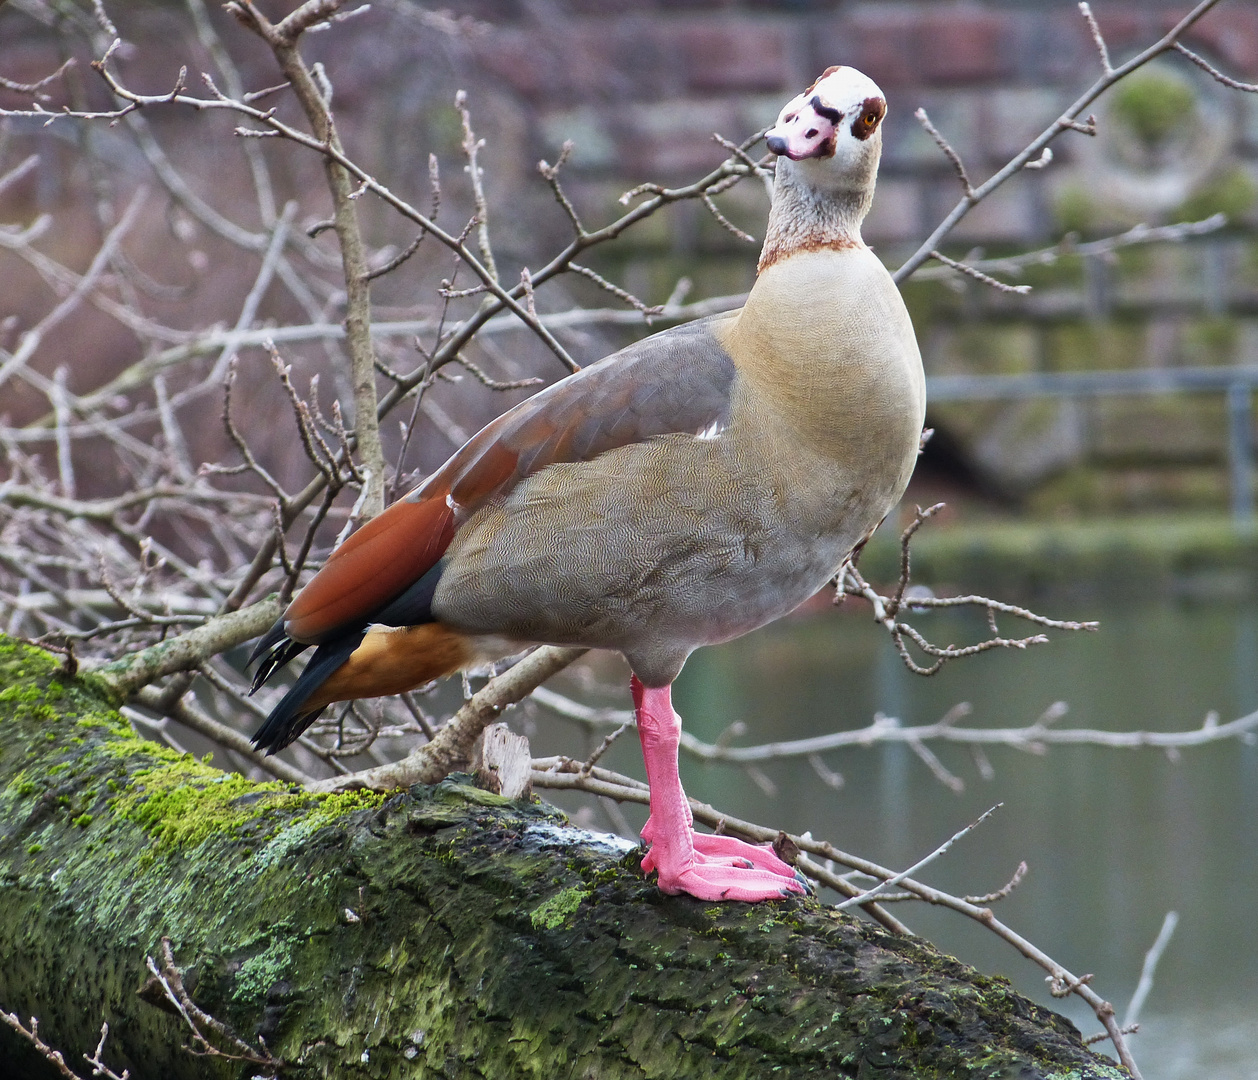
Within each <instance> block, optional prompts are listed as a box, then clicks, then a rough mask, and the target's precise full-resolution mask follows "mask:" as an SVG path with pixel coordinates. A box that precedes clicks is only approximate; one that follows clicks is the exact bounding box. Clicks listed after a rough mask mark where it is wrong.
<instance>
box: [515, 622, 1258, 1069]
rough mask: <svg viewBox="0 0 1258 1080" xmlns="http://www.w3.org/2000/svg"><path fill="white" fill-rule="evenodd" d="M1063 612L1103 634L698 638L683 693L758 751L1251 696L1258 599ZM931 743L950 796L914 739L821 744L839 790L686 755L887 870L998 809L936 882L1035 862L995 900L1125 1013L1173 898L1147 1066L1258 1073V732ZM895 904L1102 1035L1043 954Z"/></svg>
mask: <svg viewBox="0 0 1258 1080" xmlns="http://www.w3.org/2000/svg"><path fill="white" fill-rule="evenodd" d="M1048 614H1053V615H1057V616H1060V617H1069V618H1099V619H1100V620H1101V621H1102V630H1101V632H1100V633H1098V634H1091V635H1083V634H1077V635H1063V634H1057V635H1054V638H1055V639H1054V641H1053V643H1052V644H1050V645H1047V646H1041V647H1039V648H1036V649H1031V650H1028V651H1026V652H1021V653H1013V652H1010V653H1002V654H999V655H994V654H988V655H985V656H979V657H975V658H971V659H967V660H962V661H958V662H956V663H954V664H952V665H950V666H949V667H947V668H945V669H944V671H943V672H941V673H940V674H939V675H938V676H935V677H934V678H930V679H924V678H921V677H919V676H915V675H912V674H910V673H909V672H908V671H906V670H905V669H904V668H903V666H902V665H901V664H900V662H899V660H898V658H897V657H896V656H895V654H894V652H893V651H892V648H891V646H890V644H889V642H888V641H887V640H886V638H885V635H882V634H881V633H880V632H879V631H878V630H877V628H876V627H875V626H874V625H873V624H872V623H871V622H869V621H868V620H867V619H866V618H864V617H863V616H862V615H861V613H859V612H841V613H838V614H835V615H831V616H820V617H808V618H800V619H797V620H792V621H787V622H783V623H779V624H777V625H776V626H773V627H770V628H767V629H766V630H764V631H761V632H759V633H757V634H755V635H752V636H750V637H748V638H744V639H743V640H742V641H739V642H735V643H733V644H731V645H727V646H723V647H721V648H713V649H707V650H704V651H702V652H700V653H697V654H695V656H693V657H692V658H691V661H690V663H689V665H688V666H687V668H686V670H685V672H684V673H683V676H682V678H681V680H680V681H679V683H678V686H677V692H676V695H675V699H676V703H677V707H678V711H679V712H680V713H681V714H682V716H683V717H684V719H685V724H686V727H687V729H688V730H690V731H692V732H693V733H694V734H696V735H698V736H699V737H700V738H703V739H706V740H709V741H711V740H714V739H716V738H717V737H718V736H719V735H720V734H721V732H722V731H723V730H724V729H725V728H726V727H728V725H730V724H731V723H734V722H736V721H743V722H744V723H746V724H747V732H746V733H745V734H744V735H742V736H741V737H740V738H739V742H740V743H745V744H749V743H757V742H765V741H769V740H777V739H792V738H801V737H804V736H807V735H815V734H819V733H821V732H824V731H828V730H835V729H838V728H842V727H859V726H864V725H865V724H867V723H869V721H870V718H871V717H872V716H873V715H874V713H875V712H878V711H881V712H883V713H885V714H887V715H891V716H896V717H898V718H899V719H900V720H902V721H903V722H904V723H907V724H922V723H929V722H932V721H934V720H937V719H938V718H939V717H940V716H942V715H943V713H944V712H945V711H947V709H948V708H949V707H951V706H952V705H954V704H956V703H957V702H958V701H969V702H971V703H973V705H974V712H973V715H972V716H971V718H970V719H969V720H967V721H965V722H966V723H973V724H981V725H989V726H999V727H1004V726H1015V725H1024V724H1027V723H1030V722H1032V721H1034V720H1035V719H1036V718H1037V717H1038V716H1039V715H1040V714H1041V713H1042V712H1043V711H1044V710H1045V709H1046V708H1047V707H1048V706H1050V705H1052V704H1053V703H1054V702H1056V701H1059V700H1064V701H1066V702H1067V703H1068V704H1069V706H1070V711H1069V713H1068V714H1067V715H1066V717H1065V718H1064V719H1062V720H1059V721H1058V725H1059V726H1071V727H1098V728H1112V729H1135V728H1149V729H1158V730H1173V729H1187V728H1192V727H1197V726H1199V725H1200V724H1201V722H1202V719H1203V717H1204V716H1205V714H1206V713H1207V711H1209V710H1212V709H1213V710H1217V711H1218V712H1219V714H1220V716H1221V718H1222V719H1223V720H1229V719H1233V718H1235V717H1237V716H1240V715H1242V714H1243V713H1245V712H1248V711H1252V710H1253V709H1255V708H1258V663H1255V661H1256V659H1258V612H1255V611H1254V610H1251V609H1248V608H1246V609H1241V608H1237V607H1226V606H1185V605H1176V604H1174V603H1171V602H1166V603H1163V604H1158V605H1149V606H1141V607H1134V608H1133V607H1128V608H1125V609H1121V610H1120V609H1115V610H1099V611H1080V610H1077V609H1076V610H1073V611H1061V612H1057V611H1052V612H1048ZM919 625H921V627H922V629H923V630H925V631H927V632H928V636H930V637H932V638H933V639H935V640H940V641H955V642H961V641H963V640H976V639H977V638H978V637H979V636H982V629H981V627H980V625H978V624H977V623H970V622H967V621H966V620H965V619H964V618H962V617H954V616H952V615H947V616H945V615H942V614H936V615H930V616H926V617H924V618H922V619H921V620H920V623H919ZM1003 629H1006V630H1009V629H1012V626H1010V627H1004V628H1003ZM568 749H569V750H571V749H572V746H571V745H569V747H568ZM934 749H935V751H936V753H937V754H938V756H939V758H940V759H941V760H942V762H943V764H944V765H945V767H946V768H947V769H949V770H950V771H951V772H952V773H954V774H955V775H957V776H959V777H961V778H962V779H963V780H964V781H965V789H964V791H963V792H962V793H960V794H959V795H958V794H954V793H953V792H952V791H950V790H949V789H948V788H946V787H945V786H944V785H943V784H941V783H940V782H939V781H938V780H936V779H935V778H934V777H933V776H932V775H931V773H930V772H929V770H928V769H927V768H926V766H925V765H924V764H923V763H922V762H921V761H920V760H918V758H917V757H916V756H915V755H914V754H913V753H912V751H911V750H909V749H908V748H906V747H904V746H903V745H891V746H880V747H875V748H871V749H867V750H859V749H857V750H849V751H840V752H834V753H830V754H827V755H825V761H826V764H827V765H828V767H829V768H830V769H831V770H834V771H836V772H839V773H841V774H842V776H843V778H844V784H843V786H842V787H841V788H840V789H839V790H837V791H836V790H834V789H832V788H831V787H829V786H827V785H826V784H825V783H823V781H822V779H821V778H820V777H819V775H818V774H817V772H816V771H814V769H813V768H812V767H811V766H810V765H809V764H808V763H807V762H806V761H804V760H796V761H792V762H773V763H768V764H766V765H765V766H764V773H765V774H766V775H767V777H768V778H769V780H770V781H771V782H772V784H773V785H774V786H775V787H776V789H777V794H776V795H774V796H772V797H770V796H768V795H766V794H765V793H764V791H762V790H761V787H760V786H758V785H757V784H756V783H753V782H752V780H750V779H749V778H748V777H747V775H746V774H745V773H743V772H742V771H741V770H739V769H737V768H733V767H729V766H724V765H703V764H698V763H695V762H693V761H683V764H682V776H683V779H684V781H685V783H686V787H687V789H688V790H689V791H690V793H691V794H692V795H694V796H696V797H697V798H700V799H703V800H705V801H709V802H712V803H715V804H716V805H717V806H719V807H721V808H722V809H726V810H729V811H730V812H732V813H734V814H738V815H740V816H743V817H748V818H751V819H752V820H756V821H760V822H762V823H764V824H769V825H774V826H780V827H783V828H787V829H790V830H804V829H811V830H812V832H813V834H814V835H816V836H819V837H825V838H827V839H829V840H831V841H832V842H834V843H835V844H837V845H838V846H840V847H843V848H846V849H847V850H849V851H853V852H857V853H860V854H862V855H865V856H868V857H870V858H872V859H874V860H876V861H878V862H880V863H882V864H884V865H890V866H907V865H909V864H910V863H912V862H914V861H915V860H916V859H918V858H920V857H921V856H922V855H924V854H926V853H927V852H929V851H930V850H932V849H933V848H934V847H935V846H936V845H938V844H939V843H940V842H942V841H943V840H945V839H947V837H949V836H950V835H952V833H953V832H955V831H956V830H957V829H958V828H960V827H961V826H963V825H965V824H967V823H968V822H970V821H972V820H973V819H974V818H975V817H977V816H978V815H979V814H980V813H981V812H982V811H983V810H985V809H987V808H988V807H989V806H991V805H993V804H994V803H997V802H1003V803H1004V807H1003V808H1002V809H1001V810H1000V811H999V813H998V814H997V815H996V816H995V817H994V818H993V819H991V820H989V821H988V822H987V823H985V824H984V825H983V826H982V827H981V828H980V829H979V830H978V831H976V832H975V833H973V834H971V835H970V836H969V837H967V838H966V839H965V840H963V841H962V842H961V843H960V844H958V845H957V846H956V847H954V848H953V849H952V851H951V852H949V853H948V855H947V856H945V857H944V858H943V859H942V860H940V861H938V862H936V863H935V864H933V865H932V866H931V867H929V868H928V869H927V870H926V871H925V872H924V874H923V876H924V878H925V879H926V880H927V881H929V882H931V883H933V884H936V885H939V886H940V887H942V888H945V889H948V890H950V891H952V892H956V893H962V894H964V893H983V892H987V891H990V890H992V889H996V888H998V887H999V886H1001V885H1003V884H1004V883H1005V882H1006V881H1007V880H1008V879H1009V877H1010V876H1011V874H1012V873H1013V870H1014V868H1015V867H1016V866H1017V864H1018V862H1019V861H1020V860H1023V859H1025V860H1026V861H1027V863H1028V864H1029V866H1030V872H1029V874H1028V876H1027V878H1026V880H1025V881H1024V882H1023V884H1022V885H1021V887H1020V888H1019V889H1018V890H1017V891H1016V892H1015V893H1014V894H1013V895H1012V896H1011V897H1009V898H1008V899H1006V900H1004V901H1002V902H1001V904H1000V908H999V914H1000V915H1001V917H1002V918H1003V919H1004V920H1005V921H1006V922H1008V923H1009V924H1010V925H1012V926H1013V927H1014V928H1015V929H1017V930H1019V931H1020V932H1022V933H1023V934H1024V935H1026V936H1027V937H1029V938H1030V939H1031V940H1033V941H1034V942H1036V943H1037V944H1038V945H1040V946H1041V947H1042V948H1044V949H1045V950H1046V951H1047V952H1049V953H1050V955H1053V956H1055V957H1056V958H1057V959H1058V960H1059V961H1060V962H1061V963H1063V964H1065V965H1066V966H1067V967H1068V968H1070V969H1071V970H1072V971H1074V972H1076V973H1082V972H1095V973H1096V980H1095V983H1094V986H1095V987H1096V989H1097V990H1098V992H1100V993H1101V994H1102V995H1104V996H1106V997H1108V998H1110V999H1111V1000H1113V1001H1114V1002H1115V1005H1116V1006H1117V1008H1118V1011H1119V1013H1120V1015H1121V1013H1122V1011H1123V1009H1124V1007H1125V1005H1126V1002H1127V1000H1128V998H1129V997H1130V994H1131V992H1132V990H1133V989H1134V987H1135V984H1136V980H1137V978H1138V976H1139V971H1140V965H1141V962H1142V959H1143V955H1144V952H1145V950H1146V949H1147V948H1148V946H1149V945H1150V943H1151V942H1152V941H1153V939H1154V937H1155V936H1156V934H1157V931H1158V928H1159V927H1160V925H1161V922H1162V918H1163V916H1164V915H1165V913H1166V912H1167V911H1168V910H1171V909H1174V910H1177V911H1178V912H1179V913H1180V916H1181V918H1180V923H1179V927H1178V930H1177V932H1176V935H1175V938H1174V939H1173V940H1172V942H1171V944H1170V947H1169V949H1168V950H1167V952H1166V954H1165V956H1164V957H1163V960H1162V965H1161V967H1160V968H1159V971H1158V975H1157V982H1156V985H1155V986H1154V989H1153V992H1152V994H1151V995H1150V997H1149V999H1148V1001H1147V1002H1146V1005H1145V1010H1144V1018H1143V1025H1144V1027H1145V1032H1144V1034H1143V1035H1141V1036H1138V1037H1137V1039H1136V1041H1135V1042H1134V1043H1133V1050H1134V1051H1135V1052H1136V1053H1137V1060H1139V1061H1141V1067H1142V1069H1143V1070H1144V1072H1145V1075H1146V1077H1148V1080H1179V1078H1181V1077H1189V1076H1192V1077H1204V1076H1209V1077H1210V1078H1212V1080H1239V1078H1242V1077H1243V1078H1245V1080H1258V1037H1255V1034H1254V1033H1255V1032H1258V918H1256V916H1258V861H1256V860H1255V857H1254V856H1255V852H1256V851H1258V747H1255V746H1249V745H1242V744H1240V743H1238V742H1230V743H1226V744H1220V745H1213V746H1206V747H1201V748H1197V749H1187V750H1185V751H1183V752H1182V754H1181V755H1180V758H1179V760H1178V761H1172V760H1170V759H1168V757H1167V755H1166V754H1165V753H1163V752H1160V751H1156V750H1111V749H1104V748H1099V747H1081V746H1073V747H1057V748H1053V749H1052V750H1051V751H1050V752H1049V753H1047V754H1045V755H1043V756H1037V755H1034V754H1030V753H1026V752H1023V751H1019V750H1015V749H1010V748H1002V747H994V748H992V749H990V750H989V751H988V757H989V758H990V761H991V764H992V765H993V766H994V769H995V776H994V777H993V778H992V779H991V780H984V779H983V778H982V776H981V773H980V770H979V768H978V767H977V765H976V763H975V761H974V760H973V759H972V758H971V756H970V752H969V751H968V750H967V749H965V748H964V747H958V746H950V745H943V744H934ZM539 751H540V747H539ZM613 755H614V756H613V759H612V760H611V761H610V762H609V764H610V766H611V767H613V768H620V769H622V770H624V771H627V772H632V773H634V774H635V775H641V766H640V764H639V763H638V761H637V760H636V747H634V746H631V745H618V746H617V747H616V748H614V750H613ZM629 816H630V818H631V820H632V821H633V822H634V823H635V824H640V819H639V818H636V817H634V816H633V815H632V814H631V815H629ZM896 913H897V914H898V915H899V916H900V917H901V918H903V919H904V920H905V921H906V922H907V923H908V924H909V925H910V926H911V927H913V929H914V930H916V931H917V932H918V933H921V934H924V935H926V936H928V937H929V938H931V939H932V940H933V941H935V942H937V943H938V944H939V945H940V946H941V947H942V948H945V949H947V950H948V951H950V952H954V953H956V954H957V955H959V956H960V957H962V958H963V959H965V960H967V961H968V962H970V963H972V964H974V965H975V966H976V967H979V968H981V969H982V970H984V971H987V972H1002V973H1004V974H1007V975H1009V976H1010V978H1012V979H1013V981H1014V983H1015V985H1016V986H1017V987H1018V988H1019V989H1020V990H1022V991H1023V992H1024V993H1027V994H1029V995H1030V996H1032V997H1035V998H1036V999H1037V1000H1040V1001H1042V1002H1044V1003H1045V1004H1049V1005H1051V1006H1052V1007H1054V1008H1057V1009H1058V1010H1061V1011H1065V1012H1067V1014H1068V1015H1070V1017H1071V1018H1072V1019H1073V1020H1074V1021H1075V1023H1077V1024H1078V1025H1079V1026H1080V1028H1081V1029H1083V1030H1084V1032H1085V1033H1091V1032H1092V1031H1094V1030H1096V1029H1097V1028H1098V1025H1097V1023H1096V1020H1095V1019H1094V1018H1093V1017H1092V1016H1091V1014H1090V1011H1089V1010H1088V1009H1087V1008H1086V1006H1083V1007H1082V1008H1079V1007H1077V1006H1078V1005H1082V1003H1081V1002H1078V999H1075V998H1072V999H1070V1000H1069V1001H1068V1002H1065V1003H1062V1002H1057V1001H1053V1000H1052V999H1051V998H1050V997H1049V995H1048V993H1047V990H1046V988H1045V985H1044V983H1043V979H1042V973H1041V972H1040V971H1039V969H1038V968H1036V967H1034V966H1033V965H1031V964H1030V963H1029V962H1028V961H1024V960H1022V958H1021V957H1019V956H1018V955H1017V954H1016V953H1014V952H1013V950H1012V949H1011V948H1010V947H1009V946H1007V945H1005V944H1004V943H1003V942H1001V941H999V940H998V939H996V938H995V937H993V936H992V935H990V934H989V933H987V932H986V931H984V930H983V929H982V928H981V927H979V926H977V925H975V924H973V923H971V922H970V921H969V920H966V919H964V918H962V917H960V916H957V915H955V914H952V913H950V912H946V911H940V910H935V909H931V908H927V907H925V906H924V905H923V906H914V907H909V906H905V905H900V906H898V907H897V909H896ZM1142 1043H1143V1053H1142V1052H1141V1050H1142V1046H1141V1044H1142Z"/></svg>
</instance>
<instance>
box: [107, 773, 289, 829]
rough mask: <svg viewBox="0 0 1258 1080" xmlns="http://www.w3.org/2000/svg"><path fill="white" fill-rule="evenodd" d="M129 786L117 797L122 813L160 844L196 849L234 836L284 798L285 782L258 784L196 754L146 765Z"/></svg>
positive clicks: (120, 815) (115, 803) (116, 803)
mask: <svg viewBox="0 0 1258 1080" xmlns="http://www.w3.org/2000/svg"><path fill="white" fill-rule="evenodd" d="M131 781H132V782H131V785H130V790H129V791H128V792H127V793H126V794H125V795H121V796H119V797H117V798H116V799H115V800H114V810H115V812H116V813H117V814H118V816H119V817H122V818H125V819H126V820H128V821H131V822H133V823H134V824H136V825H139V826H140V827H141V828H142V829H144V831H145V832H147V833H148V834H149V835H150V836H151V837H152V838H153V840H154V841H155V842H156V843H157V844H158V846H159V847H166V848H192V847H196V846H197V845H198V844H200V843H202V842H203V841H204V840H206V839H207V838H208V837H210V836H214V835H222V834H226V835H233V834H235V833H236V832H237V831H238V830H239V829H240V827H241V826H242V825H244V824H246V823H247V822H250V821H253V820H254V819H256V818H257V817H258V816H259V813H260V812H261V811H264V810H265V809H267V808H268V807H270V806H273V805H275V804H276V803H278V802H282V801H283V800H284V798H285V795H286V793H287V790H288V789H287V786H286V785H284V784H280V783H278V782H276V783H270V784H256V783H254V782H253V781H251V780H247V779H245V778H244V777H243V776H240V775H239V774H236V773H221V772H218V771H217V770H215V769H211V768H210V767H209V766H207V765H203V764H202V763H201V762H199V761H197V760H196V759H195V758H194V757H192V756H191V755H187V756H186V757H185V758H183V759H181V760H180V761H179V762H178V763H176V764H172V765H163V766H159V767H157V768H152V769H141V770H139V771H137V772H136V773H134V774H133V775H132V778H131Z"/></svg>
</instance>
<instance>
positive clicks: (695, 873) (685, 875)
mask: <svg viewBox="0 0 1258 1080" xmlns="http://www.w3.org/2000/svg"><path fill="white" fill-rule="evenodd" d="M748 846H750V845H748ZM729 858H730V857H729V856H719V857H717V858H716V859H711V858H709V857H708V856H705V855H700V854H699V853H698V852H695V853H694V854H693V855H692V856H691V857H690V858H689V859H688V860H687V859H681V860H673V859H668V860H664V859H661V858H660V856H659V855H657V853H656V850H655V849H654V848H653V849H652V850H651V851H650V852H649V853H648V854H647V856H646V858H644V859H643V860H642V869H643V870H644V871H646V872H647V873H650V872H651V871H652V870H656V871H658V873H659V879H658V883H659V887H660V891H661V892H666V893H669V894H670V895H672V896H676V895H678V894H679V893H686V894H688V895H690V896H694V897H698V898H699V899H700V900H743V901H748V902H751V903H755V902H756V901H760V900H781V899H782V898H783V897H787V896H796V895H799V894H802V893H803V892H804V891H805V889H804V886H803V885H801V884H800V882H799V881H798V880H796V878H795V875H794V872H792V873H790V874H788V875H783V874H779V873H776V872H775V871H772V870H760V869H757V868H756V867H755V866H754V865H748V864H747V863H746V862H745V861H744V862H743V864H742V865H733V864H731V863H730V862H728V861H727V860H728V859H729ZM774 858H776V856H774ZM779 861H780V860H779ZM648 864H649V865H648ZM783 865H785V864H784V863H783Z"/></svg>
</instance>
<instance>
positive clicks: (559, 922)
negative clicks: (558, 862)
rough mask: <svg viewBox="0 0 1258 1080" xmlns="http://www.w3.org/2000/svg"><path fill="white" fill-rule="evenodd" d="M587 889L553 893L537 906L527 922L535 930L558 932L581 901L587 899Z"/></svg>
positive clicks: (588, 894)
mask: <svg viewBox="0 0 1258 1080" xmlns="http://www.w3.org/2000/svg"><path fill="white" fill-rule="evenodd" d="M590 895H591V891H590V890H589V889H578V888H572V889H564V890H563V891H562V892H557V893H555V895H554V896H552V897H551V898H550V899H549V900H547V901H546V902H545V903H542V904H539V905H538V906H537V907H535V908H534V909H533V910H532V912H530V914H529V921H530V922H531V923H532V924H533V929H535V930H558V929H559V927H561V926H563V925H564V924H565V923H566V922H567V921H568V919H569V917H570V916H571V915H572V914H573V913H574V912H575V911H576V910H577V908H579V907H580V906H581V904H582V902H583V901H585V900H587V899H589V897H590Z"/></svg>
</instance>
